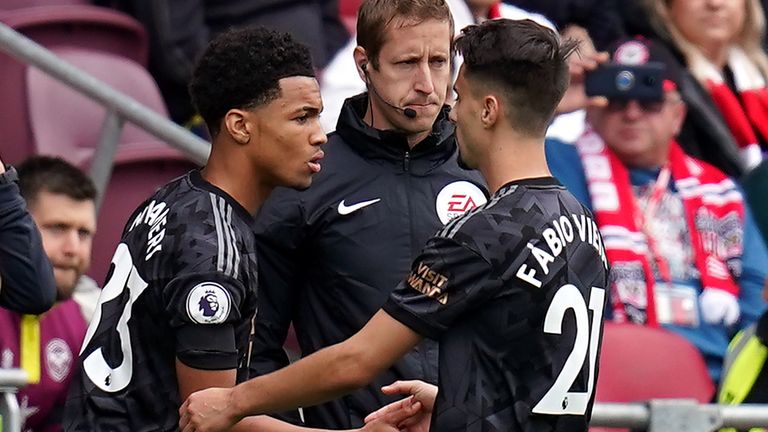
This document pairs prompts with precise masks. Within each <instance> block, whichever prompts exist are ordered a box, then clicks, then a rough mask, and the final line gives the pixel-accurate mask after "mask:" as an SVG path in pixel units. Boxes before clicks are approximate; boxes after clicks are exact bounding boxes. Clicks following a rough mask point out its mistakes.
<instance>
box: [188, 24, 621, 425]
mask: <svg viewBox="0 0 768 432" xmlns="http://www.w3.org/2000/svg"><path fill="white" fill-rule="evenodd" d="M574 47H575V45H574V44H573V43H571V42H561V41H560V39H559V37H558V36H557V35H556V34H555V33H554V32H552V31H551V30H549V29H546V28H544V27H541V26H539V25H538V24H535V23H534V22H532V21H510V20H492V21H486V22H485V23H483V24H481V25H479V26H470V27H468V28H466V29H465V30H464V31H463V34H462V36H461V38H460V39H459V40H458V41H457V48H458V49H459V51H460V52H461V54H462V55H463V56H464V65H463V66H462V68H461V70H460V73H459V77H458V80H457V81H456V85H455V90H456V93H457V94H458V97H457V100H456V105H455V107H454V109H453V111H452V114H451V118H452V120H453V121H454V122H455V123H456V135H457V139H458V143H459V149H460V153H461V158H462V160H463V161H464V162H465V163H466V165H468V166H469V167H472V168H476V169H478V170H479V171H480V172H481V173H482V174H483V176H484V177H485V179H486V181H487V182H488V187H489V190H491V191H492V192H493V195H492V196H491V198H490V200H489V201H488V202H487V203H486V204H484V205H482V206H480V207H477V208H476V209H475V210H472V211H470V212H468V213H466V214H465V215H464V216H461V217H459V218H457V219H455V220H453V221H451V222H450V223H448V224H447V225H446V226H445V227H444V228H443V229H442V230H440V231H439V232H438V233H437V234H436V235H435V236H434V237H433V238H431V239H430V240H429V241H428V242H427V244H426V246H425V248H424V249H423V251H422V253H421V255H420V256H419V257H418V258H417V259H416V260H415V261H414V263H413V265H412V268H411V272H410V274H409V275H408V276H407V277H406V279H405V280H404V281H402V282H401V284H400V285H399V286H398V288H397V289H395V291H394V292H393V293H392V295H391V297H390V298H389V300H388V301H387V303H386V304H385V305H384V307H383V309H382V310H380V311H379V312H378V313H377V314H376V315H375V316H374V317H373V318H372V319H371V320H370V321H369V322H368V324H367V325H366V326H365V327H364V328H363V329H362V330H361V331H360V332H358V333H357V334H355V335H354V336H352V337H351V338H350V339H348V340H346V341H344V342H342V343H339V344H337V345H334V346H331V347H328V348H326V349H323V350H321V351H318V352H317V353H315V354H313V355H311V356H309V357H307V358H304V359H302V360H300V361H298V362H296V363H294V364H293V365H291V366H289V367H286V368H284V369H281V370H279V371H277V372H274V373H271V374H268V375H264V376H261V377H258V378H255V379H252V380H250V381H247V382H245V383H242V384H240V385H238V386H237V387H234V388H232V389H208V390H204V391H202V392H199V393H195V394H193V395H192V396H190V398H189V399H188V400H187V401H186V403H185V404H184V405H183V406H182V408H181V423H180V425H181V429H182V430H183V431H184V432H190V431H199V432H210V431H220V430H225V429H227V428H228V427H229V426H230V425H232V424H233V423H235V422H236V421H238V420H239V419H241V418H243V417H244V416H246V415H251V414H263V413H271V412H277V411H281V410H286V409H291V408H295V407H297V406H310V405H312V404H317V403H320V402H322V401H325V400H328V399H331V398H335V397H338V396H340V395H342V394H344V393H346V392H349V391H351V390H353V389H355V388H357V387H360V386H362V385H365V384H366V383H368V382H369V381H371V380H372V379H373V378H374V377H376V375H377V374H378V373H379V372H380V371H382V370H384V369H385V368H387V367H388V366H389V365H390V364H392V363H393V362H394V361H396V360H397V359H398V358H399V357H400V356H402V355H403V354H405V353H406V352H408V351H409V350H410V349H411V348H412V347H413V346H414V345H416V344H417V343H418V342H419V341H420V340H421V339H422V338H423V337H427V338H431V339H435V340H437V341H438V342H439V346H440V360H439V379H438V387H439V390H438V391H437V395H436V399H435V400H434V401H432V400H427V398H420V399H419V402H409V401H406V402H403V404H402V405H403V406H405V405H406V404H408V403H410V404H411V406H410V409H412V408H413V404H416V403H419V404H420V407H421V408H422V414H420V415H417V416H415V417H414V418H413V421H416V422H419V424H420V425H421V426H426V425H427V424H431V427H430V430H433V431H441V432H443V431H555V430H557V431H586V430H587V426H588V423H589V417H590V414H591V410H592V404H593V401H594V388H595V382H596V380H597V365H598V357H599V352H600V341H601V336H602V316H603V309H604V305H605V298H606V296H605V287H606V284H607V274H608V264H607V260H606V258H605V254H604V250H603V244H602V240H601V238H600V235H599V233H598V232H597V227H596V225H595V222H594V221H593V216H592V214H590V213H589V211H588V210H586V209H585V208H584V207H583V206H582V205H581V204H579V203H578V201H577V200H576V199H575V198H574V197H573V196H571V194H570V193H568V192H567V191H566V190H565V188H564V187H563V186H561V185H560V184H559V183H558V181H557V180H555V179H554V178H552V177H551V174H550V173H549V169H548V167H547V163H546V159H545V156H544V133H545V130H546V128H547V125H548V124H549V122H550V120H551V118H552V116H553V113H554V111H555V107H556V106H557V104H558V102H559V101H560V99H561V97H562V96H563V93H564V92H565V90H566V88H567V86H568V66H567V64H566V58H567V57H568V55H570V54H571V52H572V51H573V50H574ZM424 412H426V413H428V415H424V414H423V413H424Z"/></svg>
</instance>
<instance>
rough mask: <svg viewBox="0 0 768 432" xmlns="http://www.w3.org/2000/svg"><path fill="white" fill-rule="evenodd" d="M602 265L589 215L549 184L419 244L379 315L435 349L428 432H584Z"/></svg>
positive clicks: (507, 191)
mask: <svg viewBox="0 0 768 432" xmlns="http://www.w3.org/2000/svg"><path fill="white" fill-rule="evenodd" d="M607 269H608V263H607V261H606V259H605V254H604V250H603V245H602V240H601V238H600V234H599V233H598V231H597V226H596V225H595V222H594V221H593V217H592V215H591V214H590V212H589V211H588V210H587V209H585V208H584V207H583V206H582V205H581V204H580V203H579V202H578V201H577V200H576V199H575V198H574V197H573V196H572V195H571V194H570V193H568V192H567V191H566V190H565V188H563V187H562V186H561V185H560V184H559V183H558V182H557V180H555V179H554V178H551V177H547V178H537V179H525V180H521V181H517V182H512V183H509V184H507V185H505V186H504V187H502V188H501V189H500V190H499V191H498V192H497V193H495V194H494V196H492V197H491V199H490V200H489V201H488V202H487V203H486V204H484V205H482V206H480V207H477V208H476V209H474V210H472V211H470V212H468V213H467V214H465V215H464V216H461V217H459V218H457V219H455V220H454V221H451V222H450V223H448V224H447V225H446V226H445V227H444V228H443V229H442V230H441V231H439V232H438V233H437V234H436V235H435V236H434V237H433V238H432V239H430V240H429V241H428V242H427V245H426V247H425V249H424V250H423V252H422V254H421V256H420V257H419V258H417V259H416V260H415V261H414V264H413V267H412V269H411V272H410V274H409V275H408V277H407V278H406V279H405V281H403V282H402V283H401V284H400V285H399V286H398V288H397V289H396V290H395V291H394V292H393V293H392V295H391V297H390V299H389V300H388V302H387V303H386V304H385V306H384V309H385V311H386V312H387V313H389V314H390V315H391V316H393V317H394V318H395V319H397V320H398V321H400V322H402V323H404V324H405V325H407V326H409V327H410V328H412V329H413V330H414V331H416V332H418V333H420V334H422V335H424V336H426V337H429V338H432V339H435V340H437V341H438V342H439V346H440V360H439V372H438V375H439V377H438V387H439V391H438V396H437V401H436V405H435V410H434V412H433V417H432V427H431V430H434V431H440V432H444V431H462V432H465V431H467V432H480V431H484V432H491V431H499V432H500V431H555V430H557V431H586V430H587V425H588V421H589V416H590V413H591V410H592V404H593V401H594V387H595V383H596V379H597V366H598V363H597V358H598V355H599V352H600V342H601V338H602V317H603V308H604V305H605V287H606V283H607V274H608V270H607Z"/></svg>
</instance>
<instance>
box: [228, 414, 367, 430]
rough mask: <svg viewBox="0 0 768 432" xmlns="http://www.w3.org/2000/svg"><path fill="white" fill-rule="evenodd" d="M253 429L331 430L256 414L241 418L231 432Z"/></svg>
mask: <svg viewBox="0 0 768 432" xmlns="http://www.w3.org/2000/svg"><path fill="white" fill-rule="evenodd" d="M253 431H269V432H329V431H328V430H327V429H315V428H308V427H303V426H297V425H294V424H290V423H287V422H284V421H281V420H278V419H275V418H272V417H268V416H254V417H246V418H244V419H242V420H240V422H239V423H237V424H236V425H235V426H233V427H232V428H231V429H230V432H253ZM355 431H357V429H350V430H347V431H336V432H355Z"/></svg>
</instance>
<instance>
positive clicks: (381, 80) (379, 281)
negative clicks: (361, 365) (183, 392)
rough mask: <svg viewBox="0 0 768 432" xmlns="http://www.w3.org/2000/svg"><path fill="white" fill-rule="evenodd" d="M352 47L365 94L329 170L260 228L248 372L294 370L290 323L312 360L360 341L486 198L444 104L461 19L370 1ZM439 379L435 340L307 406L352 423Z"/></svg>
mask: <svg viewBox="0 0 768 432" xmlns="http://www.w3.org/2000/svg"><path fill="white" fill-rule="evenodd" d="M357 26H358V30H359V31H358V39H359V43H360V45H359V46H357V47H356V48H355V50H354V53H350V56H353V64H354V67H355V68H356V71H357V74H358V75H357V76H356V77H355V79H360V80H361V81H362V82H365V83H366V84H367V87H368V89H369V91H368V92H366V93H363V94H359V95H357V96H354V97H351V98H349V99H347V100H346V101H345V102H344V106H343V108H342V111H341V116H340V117H339V121H338V125H337V127H336V132H335V133H334V134H331V135H330V137H329V142H328V144H327V146H326V149H327V150H326V151H327V157H326V158H325V160H324V167H323V171H322V172H320V173H319V174H318V175H317V176H316V177H315V179H314V184H313V186H312V187H311V188H310V189H308V190H306V191H301V192H298V191H292V190H289V189H285V188H281V189H277V190H275V193H274V194H273V195H272V196H271V197H270V199H269V200H267V202H266V203H265V204H264V207H263V208H262V210H261V213H260V214H259V217H258V218H257V220H256V225H255V230H256V234H257V239H258V241H259V248H258V251H259V287H260V288H261V290H260V292H259V315H258V319H257V321H256V332H255V333H256V339H255V342H254V346H253V356H252V359H251V367H252V369H253V370H252V373H251V376H257V375H262V374H265V373H268V372H271V371H274V370H276V369H279V368H281V367H283V366H285V365H287V364H288V359H287V358H286V355H285V352H284V351H283V343H284V342H285V339H286V333H287V331H288V327H289V324H290V323H291V321H292V322H293V325H294V328H295V330H296V334H297V337H298V342H299V345H300V348H301V354H302V355H303V356H305V355H309V354H311V353H313V352H315V351H317V350H320V349H321V348H324V347H326V346H329V345H332V344H334V343H336V342H339V341H342V340H344V339H346V338H348V337H350V336H352V335H353V334H354V333H355V332H356V331H358V330H360V329H361V328H362V327H363V325H365V323H366V322H367V321H368V320H369V319H370V318H371V317H372V316H373V315H374V313H376V311H377V310H379V308H380V307H381V305H383V304H384V302H385V301H386V299H387V297H388V296H389V294H390V292H391V291H392V290H393V289H394V287H395V286H396V285H397V283H398V282H399V281H400V280H401V279H402V278H403V277H404V276H405V275H406V273H407V272H408V270H409V265H410V262H411V261H412V259H413V258H414V257H415V256H416V255H417V254H418V252H419V250H420V248H421V247H422V246H423V244H424V242H425V241H426V240H427V239H428V238H429V236H431V235H433V234H434V233H435V232H436V231H437V230H438V229H439V228H440V227H441V226H443V224H445V223H447V222H448V221H449V220H451V219H452V218H454V217H456V216H459V215H461V214H462V213H464V212H465V211H467V210H470V209H472V208H474V207H476V206H478V205H481V204H483V203H484V202H485V201H486V191H485V187H484V182H483V181H482V180H481V178H480V176H479V174H477V173H476V172H474V171H466V170H464V169H462V168H460V167H459V166H458V164H457V147H456V142H455V139H454V136H453V132H454V128H453V125H452V124H451V123H450V121H449V120H448V115H447V113H448V111H447V107H446V106H445V105H444V102H445V98H446V93H447V90H448V88H449V86H450V83H451V66H450V63H451V46H452V36H453V21H452V19H451V13H450V10H449V8H448V6H447V4H446V2H445V1H444V0H394V1H393V0H365V1H363V3H362V5H361V7H360V10H359V15H358V20H357ZM406 377H410V378H419V379H423V380H426V381H428V382H431V383H435V382H436V380H437V344H436V343H435V342H433V341H424V343H422V344H421V345H419V347H418V348H417V349H416V350H414V351H412V352H410V353H409V354H408V355H406V356H405V357H404V358H403V359H402V360H401V361H399V362H398V363H397V364H395V365H393V366H392V367H391V368H389V369H387V370H386V371H384V372H383V373H382V374H381V375H380V376H379V377H377V379H376V380H374V381H373V382H372V383H371V384H370V385H368V386H366V387H365V388H363V389H360V390H358V391H356V392H354V393H352V394H350V395H348V396H347V397H345V398H343V399H338V400H335V401H332V402H329V403H326V404H323V405H318V406H313V407H304V419H305V420H306V424H307V425H308V426H312V427H324V428H334V429H338V428H351V427H359V426H362V425H363V419H364V418H365V416H366V415H367V414H368V413H369V412H371V411H374V410H376V409H378V408H379V407H381V406H382V405H383V404H386V403H389V402H391V401H392V400H393V399H392V398H390V397H386V396H384V395H382V394H381V392H380V390H379V389H380V387H381V386H382V385H384V384H388V383H390V382H392V381H394V380H397V379H401V378H406Z"/></svg>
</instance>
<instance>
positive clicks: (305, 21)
mask: <svg viewBox="0 0 768 432" xmlns="http://www.w3.org/2000/svg"><path fill="white" fill-rule="evenodd" d="M95 3H96V4H99V5H104V6H111V7H115V8H117V9H120V10H122V11H125V12H127V13H128V14H130V15H132V16H134V17H136V19H138V20H139V21H140V22H141V23H142V24H144V26H145V28H146V29H147V32H148V33H149V40H150V59H149V69H150V72H151V73H152V75H153V76H154V77H155V80H157V83H158V86H159V87H160V90H161V92H162V94H163V97H164V98H165V101H166V104H167V105H168V109H169V111H170V114H171V118H172V119H173V120H174V121H176V122H177V123H181V124H184V123H187V122H189V121H190V119H193V118H197V117H193V116H194V115H195V111H194V109H193V107H192V104H191V102H190V100H189V95H188V93H187V84H188V83H189V80H190V78H191V76H192V68H193V66H194V63H195V60H196V59H197V58H198V57H199V56H200V54H202V52H203V50H204V49H205V47H206V45H208V42H209V41H210V40H211V39H213V38H214V37H215V36H216V35H218V34H219V33H222V32H224V31H226V30H228V29H229V28H243V27H248V26H256V25H262V26H266V27H268V28H271V29H274V30H279V31H284V32H288V33H291V34H292V35H293V36H294V37H295V38H296V39H297V40H298V41H299V42H301V43H304V44H305V45H307V46H309V47H310V49H311V54H312V59H313V63H314V65H315V68H317V69H318V70H319V69H322V68H323V67H325V65H326V64H327V63H328V62H329V61H330V60H331V58H332V57H333V55H334V54H335V53H336V51H338V50H339V48H341V47H342V46H343V45H344V44H345V43H346V42H347V40H348V38H349V35H348V34H347V31H346V29H345V28H344V26H343V24H342V23H341V21H340V19H339V3H338V0H309V1H296V0H185V1H170V0H153V1H144V0H96V2H95ZM193 123H194V122H193ZM200 123H201V124H200V126H202V120H200Z"/></svg>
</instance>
